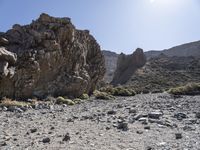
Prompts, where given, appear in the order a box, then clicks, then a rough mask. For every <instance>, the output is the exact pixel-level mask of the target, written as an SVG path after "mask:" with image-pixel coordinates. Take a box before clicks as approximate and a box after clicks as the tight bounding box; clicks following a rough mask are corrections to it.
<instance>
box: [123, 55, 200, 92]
mask: <svg viewBox="0 0 200 150" xmlns="http://www.w3.org/2000/svg"><path fill="white" fill-rule="evenodd" d="M199 81H200V59H199V58H195V57H192V56H189V57H177V56H173V57H169V56H167V55H164V54H161V55H159V56H157V57H154V58H151V59H149V60H148V61H147V63H146V64H145V65H144V66H143V67H142V68H139V69H137V71H136V72H135V73H134V74H133V75H132V77H131V78H130V79H129V81H128V82H127V83H126V86H129V87H132V88H134V89H136V90H137V91H143V92H149V91H150V92H160V91H163V90H168V89H169V88H172V87H177V86H182V85H185V84H187V83H190V82H194V83H196V82H199Z"/></svg>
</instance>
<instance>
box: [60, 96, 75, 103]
mask: <svg viewBox="0 0 200 150" xmlns="http://www.w3.org/2000/svg"><path fill="white" fill-rule="evenodd" d="M56 103H57V104H67V105H75V104H76V103H75V102H74V101H72V100H71V99H66V98H64V97H62V96H59V97H58V98H57V99H56Z"/></svg>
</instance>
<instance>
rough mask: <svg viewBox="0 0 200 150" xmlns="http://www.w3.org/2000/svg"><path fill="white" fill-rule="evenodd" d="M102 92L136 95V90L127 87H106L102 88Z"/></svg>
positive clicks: (114, 94)
mask: <svg viewBox="0 0 200 150" xmlns="http://www.w3.org/2000/svg"><path fill="white" fill-rule="evenodd" d="M100 91H101V92H106V93H108V94H110V95H113V96H134V95H135V94H136V92H135V91H134V90H132V89H128V88H125V87H121V86H120V87H115V88H114V87H104V88H101V89H100Z"/></svg>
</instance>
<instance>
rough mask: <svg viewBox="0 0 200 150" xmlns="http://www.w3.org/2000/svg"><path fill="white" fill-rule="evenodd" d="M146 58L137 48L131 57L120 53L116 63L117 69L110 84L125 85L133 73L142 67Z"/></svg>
mask: <svg viewBox="0 0 200 150" xmlns="http://www.w3.org/2000/svg"><path fill="white" fill-rule="evenodd" d="M145 63H146V57H145V55H144V52H143V50H142V49H140V48H138V49H136V51H135V52H134V53H133V54H131V55H125V54H123V53H121V54H120V55H119V57H118V61H117V69H116V71H115V74H114V78H113V80H112V82H111V83H112V84H114V85H117V84H125V83H126V82H127V81H128V80H129V79H130V77H131V76H132V75H133V74H134V72H135V71H136V70H137V69H138V68H140V67H142V66H144V64H145Z"/></svg>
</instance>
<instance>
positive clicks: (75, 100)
mask: <svg viewBox="0 0 200 150" xmlns="http://www.w3.org/2000/svg"><path fill="white" fill-rule="evenodd" d="M73 102H74V103H75V104H80V103H81V102H82V99H80V98H75V99H74V100H73Z"/></svg>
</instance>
